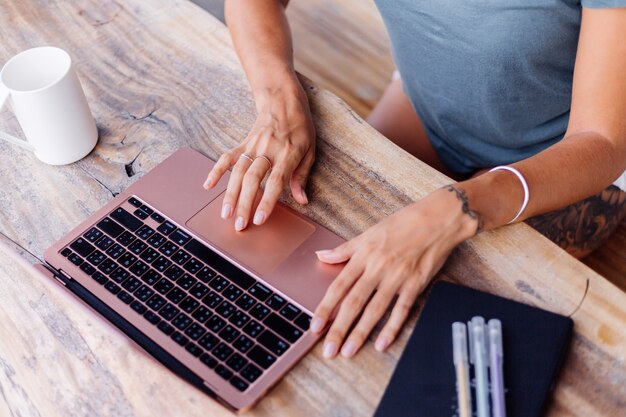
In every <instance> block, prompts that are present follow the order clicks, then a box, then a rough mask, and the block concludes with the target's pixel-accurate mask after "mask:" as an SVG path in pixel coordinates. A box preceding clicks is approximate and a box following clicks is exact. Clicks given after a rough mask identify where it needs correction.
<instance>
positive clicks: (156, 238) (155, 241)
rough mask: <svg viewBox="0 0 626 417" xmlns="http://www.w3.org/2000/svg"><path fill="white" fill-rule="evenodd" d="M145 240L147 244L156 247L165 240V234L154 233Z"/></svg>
mask: <svg viewBox="0 0 626 417" xmlns="http://www.w3.org/2000/svg"><path fill="white" fill-rule="evenodd" d="M147 242H148V245H150V246H152V247H153V248H158V247H159V246H161V245H162V244H163V243H164V242H165V236H163V235H162V234H160V233H155V234H153V235H152V236H150V239H148V241H147Z"/></svg>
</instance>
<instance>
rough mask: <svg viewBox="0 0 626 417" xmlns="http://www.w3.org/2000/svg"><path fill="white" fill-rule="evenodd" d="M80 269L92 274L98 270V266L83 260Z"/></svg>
mask: <svg viewBox="0 0 626 417" xmlns="http://www.w3.org/2000/svg"><path fill="white" fill-rule="evenodd" d="M80 270H81V271H83V272H84V273H85V274H87V275H91V274H93V273H94V272H96V268H94V267H93V266H91V265H89V264H88V263H87V262H83V263H82V264H81V266H80Z"/></svg>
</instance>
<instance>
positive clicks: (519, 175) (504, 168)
mask: <svg viewBox="0 0 626 417" xmlns="http://www.w3.org/2000/svg"><path fill="white" fill-rule="evenodd" d="M493 171H509V172H512V173H513V174H515V175H516V176H517V178H519V180H520V182H521V183H522V187H523V188H524V202H523V203H522V208H520V209H519V212H518V213H517V215H516V216H515V217H513V220H511V221H510V222H508V223H507V224H511V223H513V222H514V221H515V220H517V219H518V218H519V216H521V215H522V213H523V212H524V210H526V206H527V205H528V200H530V192H529V191H528V183H527V182H526V178H524V176H523V175H522V173H521V172H519V171H518V170H517V169H515V168H513V167H510V166H508V165H501V166H497V167H495V168H492V169H490V170H489V172H493Z"/></svg>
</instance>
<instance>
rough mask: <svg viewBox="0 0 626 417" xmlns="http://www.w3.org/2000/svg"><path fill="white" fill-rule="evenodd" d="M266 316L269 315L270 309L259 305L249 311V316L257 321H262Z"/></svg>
mask: <svg viewBox="0 0 626 417" xmlns="http://www.w3.org/2000/svg"><path fill="white" fill-rule="evenodd" d="M268 314H270V309H269V308H267V307H266V306H264V305H263V304H260V303H259V304H257V305H255V306H254V307H252V310H250V315H251V316H252V317H254V318H255V319H257V320H263V319H264V318H265V317H267V315H268Z"/></svg>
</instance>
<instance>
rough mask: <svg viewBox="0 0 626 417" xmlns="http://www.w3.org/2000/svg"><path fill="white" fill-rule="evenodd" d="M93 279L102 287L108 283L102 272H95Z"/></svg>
mask: <svg viewBox="0 0 626 417" xmlns="http://www.w3.org/2000/svg"><path fill="white" fill-rule="evenodd" d="M91 278H93V280H94V281H96V282H97V283H98V284H100V285H104V284H106V282H107V281H108V279H107V277H106V276H105V275H104V274H103V273H102V272H98V271H96V272H94V273H93V274H92V275H91Z"/></svg>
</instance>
